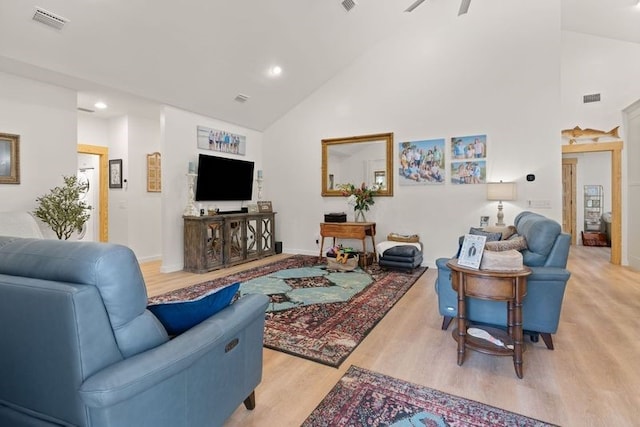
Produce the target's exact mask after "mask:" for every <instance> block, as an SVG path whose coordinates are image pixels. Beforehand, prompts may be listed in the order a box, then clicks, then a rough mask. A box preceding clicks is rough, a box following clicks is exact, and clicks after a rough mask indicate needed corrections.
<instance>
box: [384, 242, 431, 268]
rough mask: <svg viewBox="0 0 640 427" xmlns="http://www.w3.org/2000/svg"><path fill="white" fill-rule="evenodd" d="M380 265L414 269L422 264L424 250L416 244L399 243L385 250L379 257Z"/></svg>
mask: <svg viewBox="0 0 640 427" xmlns="http://www.w3.org/2000/svg"><path fill="white" fill-rule="evenodd" d="M378 264H379V265H380V267H385V268H392V269H399V270H407V271H412V270H413V269H414V268H416V267H420V264H422V251H421V250H420V249H418V248H417V247H416V246H414V245H398V246H394V247H392V248H389V249H387V250H385V251H384V252H383V253H382V256H381V257H380V258H379V259H378Z"/></svg>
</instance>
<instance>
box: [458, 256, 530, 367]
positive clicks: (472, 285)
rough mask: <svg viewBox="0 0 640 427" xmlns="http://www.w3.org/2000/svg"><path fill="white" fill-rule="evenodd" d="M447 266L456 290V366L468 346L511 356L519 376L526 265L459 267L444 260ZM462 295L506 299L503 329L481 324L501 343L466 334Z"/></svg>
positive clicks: (477, 349) (527, 269) (490, 352)
mask: <svg viewBox="0 0 640 427" xmlns="http://www.w3.org/2000/svg"><path fill="white" fill-rule="evenodd" d="M447 266H448V267H449V268H450V269H451V271H452V275H451V286H452V287H453V289H454V290H455V291H457V292H458V317H457V321H458V327H457V328H456V329H455V330H454V331H453V338H454V339H455V340H456V341H457V342H458V365H462V363H463V362H464V356H465V350H466V349H467V348H468V349H471V350H475V351H479V352H482V353H486V354H491V355H496V356H512V357H513V365H514V367H515V370H516V375H517V376H518V378H522V351H523V348H524V343H523V336H522V299H523V298H524V296H525V295H526V294H527V276H529V275H530V274H531V269H530V268H529V267H526V266H525V267H523V269H522V270H518V271H494V270H476V269H473V268H467V267H463V266H461V265H459V264H458V260H457V259H453V260H450V261H449V262H447ZM466 297H471V298H479V299H484V300H490V301H506V302H507V313H506V316H507V332H505V331H503V330H502V329H498V328H489V327H481V328H480V329H483V330H485V331H486V332H488V333H489V334H491V335H492V336H493V337H495V338H498V339H499V340H500V341H502V342H503V344H504V346H499V345H496V344H493V343H491V342H489V341H487V340H485V339H482V338H477V337H474V336H470V335H469V334H468V333H467V326H468V325H467V318H466V309H467V307H466V301H465V298H466Z"/></svg>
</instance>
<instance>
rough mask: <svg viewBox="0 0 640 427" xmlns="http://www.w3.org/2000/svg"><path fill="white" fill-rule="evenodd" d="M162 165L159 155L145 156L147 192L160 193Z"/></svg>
mask: <svg viewBox="0 0 640 427" xmlns="http://www.w3.org/2000/svg"><path fill="white" fill-rule="evenodd" d="M161 172H162V164H161V156H160V153H158V152H155V153H152V154H147V191H148V192H150V193H160V192H161V191H162V183H161V181H162V180H161V178H162V176H161V175H162V174H161Z"/></svg>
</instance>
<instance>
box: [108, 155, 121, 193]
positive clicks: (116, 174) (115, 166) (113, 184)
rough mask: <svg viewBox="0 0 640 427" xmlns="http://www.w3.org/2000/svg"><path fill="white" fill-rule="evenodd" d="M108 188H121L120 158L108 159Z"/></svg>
mask: <svg viewBox="0 0 640 427" xmlns="http://www.w3.org/2000/svg"><path fill="white" fill-rule="evenodd" d="M109 188H122V159H114V160H109Z"/></svg>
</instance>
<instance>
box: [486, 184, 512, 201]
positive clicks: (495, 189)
mask: <svg viewBox="0 0 640 427" xmlns="http://www.w3.org/2000/svg"><path fill="white" fill-rule="evenodd" d="M487 200H498V201H503V200H516V183H515V182H489V183H487Z"/></svg>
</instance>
